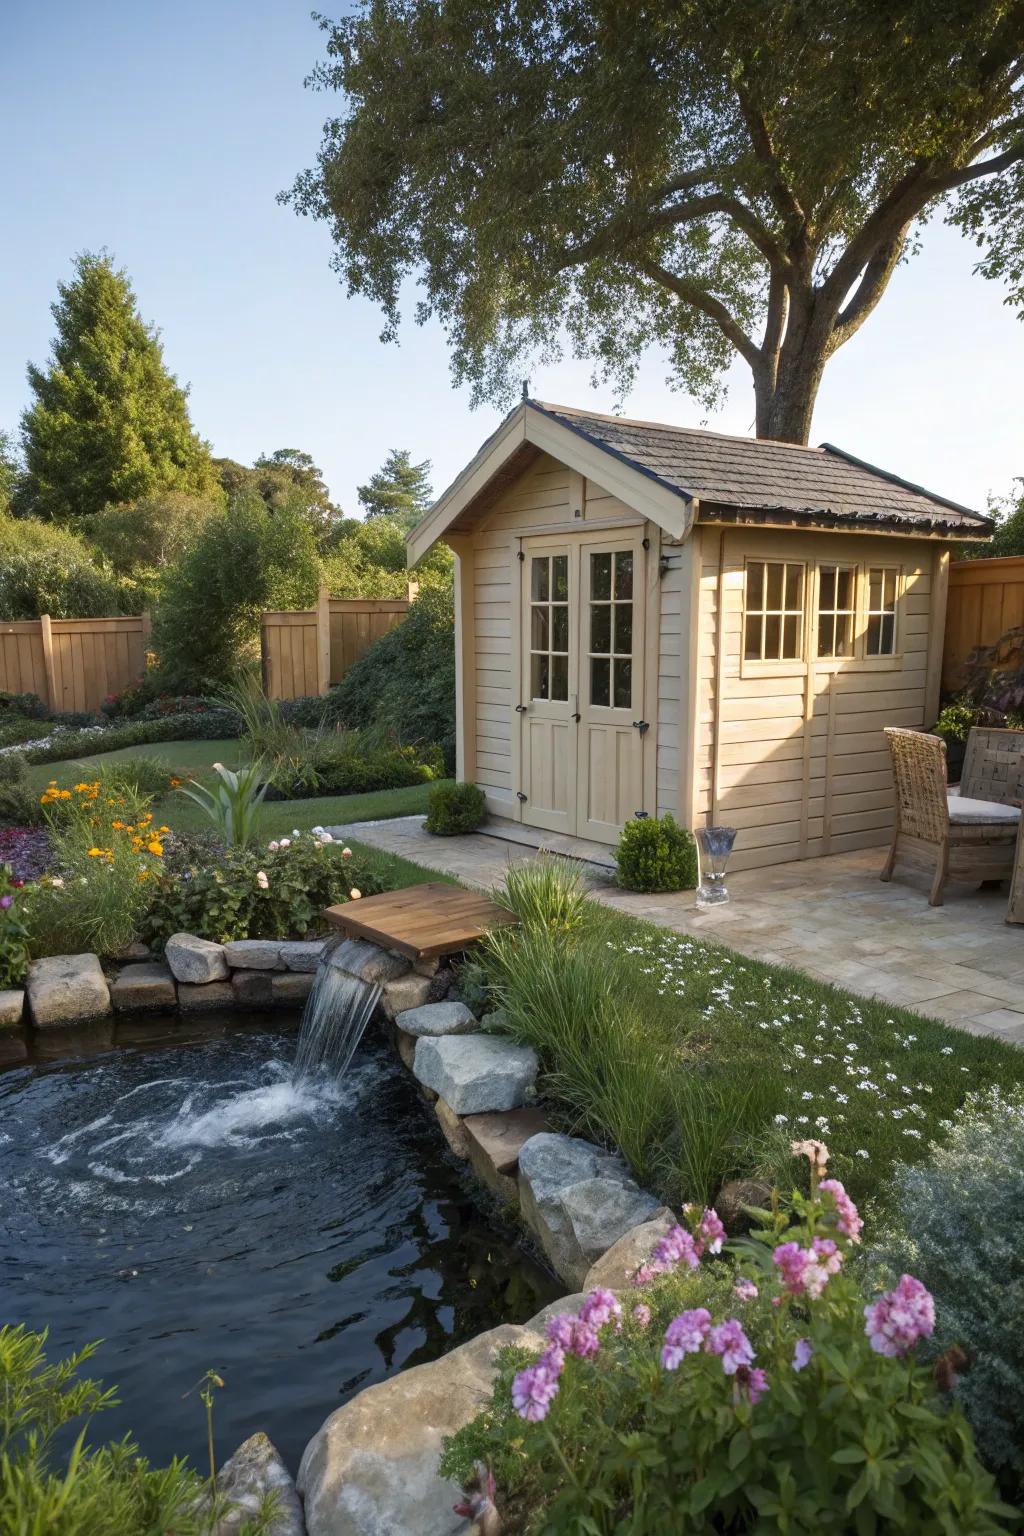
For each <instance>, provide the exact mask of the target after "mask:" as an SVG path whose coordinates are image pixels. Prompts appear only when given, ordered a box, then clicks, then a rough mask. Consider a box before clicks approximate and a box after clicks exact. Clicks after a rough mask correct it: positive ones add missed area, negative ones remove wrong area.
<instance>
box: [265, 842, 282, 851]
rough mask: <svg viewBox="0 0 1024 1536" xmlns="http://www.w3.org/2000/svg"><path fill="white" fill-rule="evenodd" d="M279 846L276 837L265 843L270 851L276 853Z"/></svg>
mask: <svg viewBox="0 0 1024 1536" xmlns="http://www.w3.org/2000/svg"><path fill="white" fill-rule="evenodd" d="M280 846H281V844H280V843H279V842H278V841H277V839H276V838H274V840H273V842H270V843H268V844H267V847H268V849H269V850H270V852H271V853H276V852H277V850H278V849H279V848H280Z"/></svg>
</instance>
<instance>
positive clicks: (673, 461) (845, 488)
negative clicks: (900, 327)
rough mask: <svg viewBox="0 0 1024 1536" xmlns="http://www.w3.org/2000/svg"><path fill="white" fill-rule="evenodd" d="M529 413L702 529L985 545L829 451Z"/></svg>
mask: <svg viewBox="0 0 1024 1536" xmlns="http://www.w3.org/2000/svg"><path fill="white" fill-rule="evenodd" d="M528 406H529V407H532V409H534V410H536V411H539V412H541V413H542V414H543V415H544V416H545V417H547V418H548V419H549V420H551V421H555V422H558V423H559V424H560V425H561V426H563V427H566V428H568V430H569V431H571V432H574V433H576V434H578V435H579V436H581V437H583V438H585V439H586V440H587V441H588V442H590V443H592V444H593V445H594V446H595V447H598V448H600V449H602V450H603V451H604V452H606V453H609V454H611V455H613V456H614V457H615V458H617V459H619V460H620V461H622V462H624V463H626V464H629V465H630V466H631V467H632V468H634V469H636V470H639V471H640V472H641V473H642V474H645V475H648V476H650V477H651V478H652V479H653V480H655V481H656V482H657V483H658V484H660V485H661V486H663V487H665V488H666V489H669V490H674V491H675V492H676V493H677V494H678V495H680V496H682V497H685V498H686V499H687V500H689V501H693V500H694V499H696V500H697V502H698V505H699V512H698V518H699V519H700V520H706V521H715V522H722V521H727V522H728V521H732V522H762V523H771V524H779V523H784V524H790V525H792V524H795V525H797V526H808V527H810V526H816V527H822V526H826V527H827V526H833V527H843V526H849V525H853V526H856V527H861V528H863V527H869V528H879V529H883V530H896V529H898V530H899V531H902V532H904V533H907V532H911V531H912V530H913V529H914V528H917V527H919V528H920V529H921V531H922V532H923V533H948V534H950V535H951V536H960V537H970V536H973V537H975V538H977V537H978V536H982V537H984V536H985V535H987V534H988V533H989V532H990V531H991V528H992V522H991V519H989V518H987V517H983V516H982V515H981V514H980V513H978V512H974V511H972V510H971V508H970V507H962V506H960V505H959V504H958V503H957V502H955V501H950V500H948V498H946V497H944V496H937V495H935V494H934V493H933V492H931V491H926V490H924V489H923V488H922V487H921V486H919V485H913V484H912V483H911V482H910V481H907V480H901V479H900V478H899V476H897V475H893V474H889V473H888V472H887V471H886V470H882V469H878V468H876V467H875V466H874V465H872V464H866V463H864V462H863V461H862V460H860V459H856V458H854V457H853V456H852V455H851V454H848V453H845V452H844V451H843V450H842V449H841V448H836V447H834V446H833V445H832V444H831V443H823V444H822V446H821V447H820V448H808V447H799V446H797V445H796V444H791V443H778V442H772V441H768V440H765V439H763V438H752V437H730V436H727V435H726V434H725V433H722V432H705V431H701V430H696V429H694V428H690V427H675V426H667V425H664V424H661V423H658V422H650V421H632V420H630V419H628V418H627V417H622V416H602V415H598V414H596V413H594V412H591V411H583V410H574V409H573V408H571V407H568V406H561V405H548V404H545V403H544V402H542V401H537V400H531V401H529V402H528Z"/></svg>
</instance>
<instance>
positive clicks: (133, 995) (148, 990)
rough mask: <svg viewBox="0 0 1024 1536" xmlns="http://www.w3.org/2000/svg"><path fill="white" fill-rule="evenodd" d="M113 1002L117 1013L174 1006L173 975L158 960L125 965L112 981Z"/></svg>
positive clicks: (176, 990)
mask: <svg viewBox="0 0 1024 1536" xmlns="http://www.w3.org/2000/svg"><path fill="white" fill-rule="evenodd" d="M110 1001H111V1002H112V1003H113V1005H114V1010H115V1012H116V1013H130V1012H131V1011H133V1010H134V1009H142V1008H173V1007H174V1006H175V1004H176V1003H177V1001H178V989H177V988H176V987H175V985H174V977H173V976H172V975H171V973H170V970H169V969H168V967H167V966H166V965H160V964H158V962H157V961H155V960H146V961H142V962H140V963H139V964H137V965H126V966H125V967H124V969H123V970H122V971H121V973H120V975H118V976H116V977H115V978H114V980H113V981H112V982H111V984H110Z"/></svg>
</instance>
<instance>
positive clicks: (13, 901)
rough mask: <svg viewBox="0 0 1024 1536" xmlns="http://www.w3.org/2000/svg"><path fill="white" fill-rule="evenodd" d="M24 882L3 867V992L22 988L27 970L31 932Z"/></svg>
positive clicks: (0, 943) (0, 892)
mask: <svg viewBox="0 0 1024 1536" xmlns="http://www.w3.org/2000/svg"><path fill="white" fill-rule="evenodd" d="M24 884H25V882H24V880H22V879H19V878H18V876H16V875H15V873H14V871H13V870H12V868H11V866H10V865H9V864H0V988H4V987H20V986H21V985H22V983H23V981H24V979H25V971H26V969H27V967H28V943H27V938H28V931H27V929H26V927H25V920H24V914H23V911H22V905H23V897H22V887H23V886H24Z"/></svg>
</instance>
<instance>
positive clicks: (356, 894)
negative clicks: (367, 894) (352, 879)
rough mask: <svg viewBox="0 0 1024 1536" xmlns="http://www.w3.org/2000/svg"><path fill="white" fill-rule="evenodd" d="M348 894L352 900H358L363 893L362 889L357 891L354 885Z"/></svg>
mask: <svg viewBox="0 0 1024 1536" xmlns="http://www.w3.org/2000/svg"><path fill="white" fill-rule="evenodd" d="M348 894H349V896H350V897H351V899H352V900H353V901H358V900H359V899H360V897H361V896H362V894H363V893H362V891H357V890H356V888H355V886H353V887H352V889H351V890H350V891H349V893H348Z"/></svg>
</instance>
